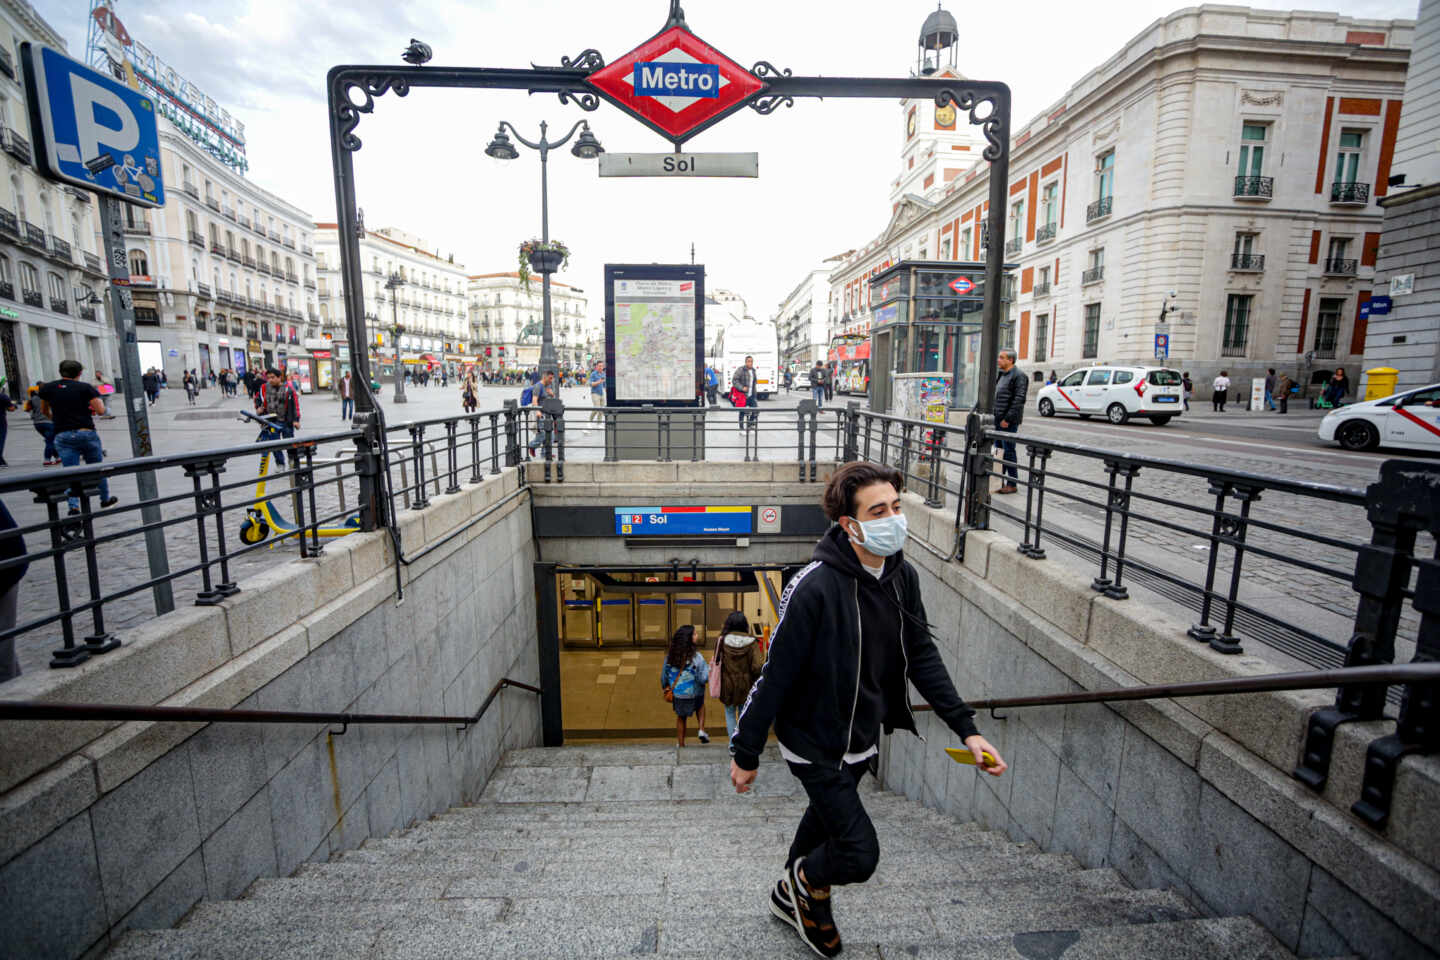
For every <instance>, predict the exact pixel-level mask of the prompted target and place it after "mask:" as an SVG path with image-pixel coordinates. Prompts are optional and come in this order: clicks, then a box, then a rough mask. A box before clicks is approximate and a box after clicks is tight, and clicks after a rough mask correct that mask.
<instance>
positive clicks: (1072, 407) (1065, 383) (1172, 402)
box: [1036, 365, 1185, 426]
mask: <svg viewBox="0 0 1440 960" xmlns="http://www.w3.org/2000/svg"><path fill="white" fill-rule="evenodd" d="M1181 389H1182V387H1181V381H1180V373H1179V371H1178V370H1170V369H1167V368H1165V367H1121V366H1113V365H1106V366H1098V367H1084V368H1083V369H1080V370H1075V371H1073V372H1071V373H1069V374H1066V375H1065V376H1064V377H1061V378H1060V382H1058V383H1049V384H1046V385H1045V386H1043V387H1041V388H1040V393H1039V395H1038V399H1037V401H1036V405H1037V406H1038V407H1039V409H1040V416H1042V417H1053V416H1055V414H1057V413H1065V414H1074V415H1075V416H1078V417H1081V418H1082V419H1089V418H1090V417H1092V416H1094V415H1096V414H1100V415H1102V416H1104V417H1106V418H1107V419H1108V420H1109V421H1110V422H1111V423H1124V422H1125V421H1127V420H1129V419H1130V418H1131V417H1146V418H1148V419H1149V420H1150V422H1151V423H1153V424H1155V425H1156V426H1164V425H1165V424H1167V423H1169V422H1170V421H1171V420H1172V419H1173V418H1175V417H1178V416H1180V414H1182V413H1184V412H1185V398H1184V397H1182V396H1181Z"/></svg>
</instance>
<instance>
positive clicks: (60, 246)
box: [50, 236, 75, 263]
mask: <svg viewBox="0 0 1440 960" xmlns="http://www.w3.org/2000/svg"><path fill="white" fill-rule="evenodd" d="M50 252H51V253H53V254H55V256H56V257H58V258H60V259H61V260H64V261H66V262H67V263H74V262H75V256H74V254H72V253H71V252H70V244H69V242H68V241H65V240H61V239H60V238H59V237H56V236H51V237H50Z"/></svg>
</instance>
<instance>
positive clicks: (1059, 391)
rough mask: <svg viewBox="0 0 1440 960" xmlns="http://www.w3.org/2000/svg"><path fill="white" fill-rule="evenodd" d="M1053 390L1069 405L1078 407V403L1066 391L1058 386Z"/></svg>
mask: <svg viewBox="0 0 1440 960" xmlns="http://www.w3.org/2000/svg"><path fill="white" fill-rule="evenodd" d="M1055 392H1056V393H1058V394H1060V396H1062V397H1064V398H1065V402H1066V403H1068V404H1070V406H1072V407H1074V408H1075V409H1076V410H1079V409H1080V404H1078V403H1076V402H1075V401H1074V400H1071V399H1070V394H1068V393H1066V392H1065V391H1064V390H1061V389H1060V388H1059V387H1056V388H1055Z"/></svg>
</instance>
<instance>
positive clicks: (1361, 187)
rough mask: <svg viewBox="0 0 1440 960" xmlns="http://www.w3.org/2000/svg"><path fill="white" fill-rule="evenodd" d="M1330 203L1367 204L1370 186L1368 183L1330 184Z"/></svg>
mask: <svg viewBox="0 0 1440 960" xmlns="http://www.w3.org/2000/svg"><path fill="white" fill-rule="evenodd" d="M1330 202H1331V203H1357V204H1363V203H1369V202H1370V184H1368V183H1332V184H1330Z"/></svg>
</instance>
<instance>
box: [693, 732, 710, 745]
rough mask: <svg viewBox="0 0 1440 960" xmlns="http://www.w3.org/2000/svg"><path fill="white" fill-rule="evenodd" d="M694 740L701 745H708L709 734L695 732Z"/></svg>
mask: <svg viewBox="0 0 1440 960" xmlns="http://www.w3.org/2000/svg"><path fill="white" fill-rule="evenodd" d="M695 739H696V740H699V741H700V742H701V743H709V742H710V734H708V733H706V732H705V731H704V730H696V731H695Z"/></svg>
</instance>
